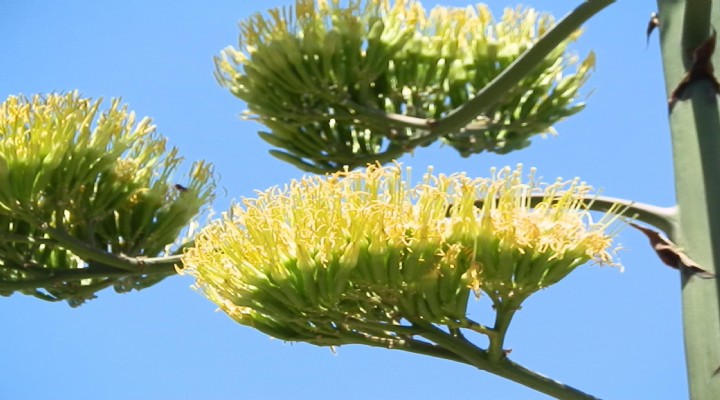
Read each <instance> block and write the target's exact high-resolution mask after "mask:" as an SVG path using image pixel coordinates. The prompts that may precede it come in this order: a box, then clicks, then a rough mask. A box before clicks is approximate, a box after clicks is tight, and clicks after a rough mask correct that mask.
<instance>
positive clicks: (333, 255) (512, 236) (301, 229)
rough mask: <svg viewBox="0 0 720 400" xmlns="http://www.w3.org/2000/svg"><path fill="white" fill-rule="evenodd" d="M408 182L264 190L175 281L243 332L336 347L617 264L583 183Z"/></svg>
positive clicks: (213, 232) (204, 239)
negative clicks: (186, 280) (590, 265)
mask: <svg viewBox="0 0 720 400" xmlns="http://www.w3.org/2000/svg"><path fill="white" fill-rule="evenodd" d="M410 182H411V177H410V170H409V169H407V170H406V172H405V173H403V169H402V168H401V167H400V166H399V165H393V166H389V167H381V166H379V165H371V166H369V167H368V168H367V169H365V170H363V171H354V172H353V171H344V172H339V173H335V174H333V175H329V176H327V177H308V178H304V179H302V180H299V181H293V182H291V183H290V184H289V185H287V186H285V187H284V188H278V187H275V188H271V189H269V190H267V191H265V192H261V193H259V194H258V197H257V198H254V199H245V200H243V201H242V204H239V205H236V206H235V207H233V208H232V210H231V211H230V212H229V213H227V214H226V215H224V217H223V218H222V219H221V220H220V221H218V222H217V223H214V224H212V225H211V226H209V227H207V228H205V229H204V230H203V231H202V232H201V233H200V234H199V236H198V237H197V240H196V242H195V246H194V247H193V248H191V249H189V250H188V252H187V253H186V255H185V257H184V263H185V268H184V269H183V271H182V272H183V273H188V274H191V275H193V276H195V277H196V278H197V287H198V288H199V289H200V290H201V291H202V292H203V293H204V294H205V295H206V296H207V297H208V298H209V299H210V300H212V301H213V302H215V303H217V304H218V305H219V306H220V308H221V309H223V310H224V311H225V312H226V313H228V314H229V315H230V316H231V317H233V318H234V319H236V320H237V321H238V322H240V323H242V324H245V325H250V326H253V327H255V328H257V329H260V330H261V331H264V332H267V333H268V334H270V335H272V336H275V337H279V338H282V339H286V340H302V341H308V342H312V343H316V344H339V343H345V342H348V341H349V342H352V337H353V335H363V336H377V337H380V338H382V337H384V336H385V335H386V334H387V332H386V331H385V330H387V331H392V326H396V325H398V324H400V322H401V321H412V320H417V319H418V318H419V319H422V320H425V321H430V322H438V323H453V322H461V321H463V320H464V318H465V314H466V309H467V302H468V299H469V297H470V295H471V294H472V293H473V292H474V293H475V295H477V296H480V295H481V293H483V292H484V293H486V294H488V295H489V296H491V297H492V298H493V299H496V300H498V301H502V299H503V298H507V297H513V296H516V297H517V296H521V297H523V298H524V297H527V296H529V295H530V294H531V293H533V292H535V291H537V290H540V289H542V288H544V287H547V286H549V285H552V284H554V283H556V282H557V281H559V280H560V279H562V278H563V277H564V276H566V275H567V274H568V273H570V272H571V271H572V270H573V269H575V268H576V267H577V266H579V265H581V264H583V263H585V262H587V261H589V260H593V261H596V262H598V263H602V264H612V256H611V242H612V238H613V235H614V231H613V228H612V226H613V224H614V221H615V220H616V217H611V216H610V215H608V216H605V217H603V218H602V219H600V221H598V222H593V221H592V219H591V216H590V213H589V211H588V210H587V202H588V200H587V198H586V197H587V195H588V194H589V192H590V187H588V186H587V185H585V184H584V183H580V182H578V181H577V180H573V181H569V182H566V181H557V182H556V183H554V184H551V185H542V184H540V183H539V182H536V181H535V178H534V174H533V173H532V172H531V174H530V179H529V181H527V182H524V181H523V179H522V170H521V168H520V167H518V168H517V169H515V170H512V169H510V168H504V169H502V170H500V171H497V172H493V173H492V176H491V177H490V178H475V179H473V178H469V177H467V176H466V175H464V174H453V175H449V176H448V175H434V174H433V173H432V170H430V171H428V172H427V173H425V174H424V175H423V177H422V179H421V181H420V182H419V183H418V184H416V185H414V186H412V185H411V183H410ZM538 195H539V197H538ZM616 211H617V210H616ZM372 324H380V326H382V327H384V328H378V327H377V326H375V325H373V326H374V328H369V326H370V325H372ZM383 332H384V333H383ZM387 335H389V334H387Z"/></svg>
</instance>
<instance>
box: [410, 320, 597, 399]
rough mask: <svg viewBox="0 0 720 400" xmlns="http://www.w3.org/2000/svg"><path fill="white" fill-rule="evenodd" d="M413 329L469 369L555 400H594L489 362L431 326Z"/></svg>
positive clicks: (506, 365)
mask: <svg viewBox="0 0 720 400" xmlns="http://www.w3.org/2000/svg"><path fill="white" fill-rule="evenodd" d="M417 325H418V326H419V327H421V328H423V331H422V333H421V334H420V335H421V336H423V337H424V338H425V339H427V340H430V341H432V342H434V343H435V344H437V346H439V347H442V348H444V349H446V350H448V351H450V352H451V353H453V354H455V355H457V356H459V357H460V358H462V359H463V360H464V362H465V363H466V364H469V365H472V366H474V367H476V368H478V369H481V370H484V371H488V372H491V373H493V374H495V375H498V376H501V377H503V378H505V379H509V380H511V381H513V382H516V383H519V384H521V385H524V386H527V387H529V388H531V389H534V390H536V391H538V392H540V393H544V394H546V395H548V396H552V397H553V398H556V399H564V400H589V399H596V398H595V397H593V396H591V395H589V394H587V393H583V392H581V391H579V390H577V389H575V388H573V387H570V386H567V385H564V384H562V383H560V382H557V381H554V380H552V379H550V378H548V377H545V376H543V375H540V374H538V373H536V372H533V371H530V370H529V369H527V368H525V367H523V366H521V365H519V364H516V363H514V362H512V361H510V360H509V359H508V358H507V357H502V358H500V359H499V360H495V361H493V360H491V359H490V358H489V356H488V352H486V351H485V350H483V349H481V348H479V347H477V346H475V345H474V344H472V343H470V342H469V341H467V340H466V339H464V338H462V337H458V336H453V335H451V334H449V333H447V332H444V331H443V330H441V329H439V328H437V327H435V326H434V325H432V324H428V323H417ZM446 358H447V357H446ZM447 359H451V358H447ZM455 361H457V360H455Z"/></svg>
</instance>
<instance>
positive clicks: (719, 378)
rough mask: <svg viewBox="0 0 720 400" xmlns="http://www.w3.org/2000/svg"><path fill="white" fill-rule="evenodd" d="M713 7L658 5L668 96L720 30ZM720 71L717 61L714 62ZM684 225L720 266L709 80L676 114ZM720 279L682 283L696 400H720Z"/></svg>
mask: <svg viewBox="0 0 720 400" xmlns="http://www.w3.org/2000/svg"><path fill="white" fill-rule="evenodd" d="M718 7H719V5H718V4H717V2H716V1H712V0H686V1H678V0H658V12H659V15H660V43H661V47H662V57H663V65H664V69H665V82H666V85H667V93H668V96H671V94H672V92H673V91H674V90H675V89H676V88H677V85H678V83H680V82H681V80H682V79H683V76H684V75H685V73H686V71H688V69H689V68H690V67H691V65H692V62H693V61H692V50H693V49H695V48H696V47H698V46H699V45H700V44H702V43H703V42H704V41H705V40H706V39H707V38H709V37H710V35H711V33H712V31H713V28H712V27H713V26H714V27H716V28H720V14H719V11H718ZM713 59H714V60H715V65H720V64H718V62H717V57H713ZM670 128H671V133H672V145H673V162H674V165H675V190H676V196H677V201H678V221H677V227H676V228H677V229H676V230H675V238H674V240H675V241H676V243H678V245H680V246H681V247H682V248H683V249H684V250H685V251H686V252H687V254H688V255H689V256H690V257H691V258H693V259H694V260H695V261H697V262H698V263H699V264H700V265H701V266H702V267H703V268H704V269H706V270H708V271H710V272H717V271H718V267H717V265H716V264H717V263H718V262H719V261H720V181H718V173H719V172H720V111H719V110H718V102H717V98H716V94H715V92H714V88H713V87H712V85H711V83H710V82H709V81H708V80H699V81H697V82H691V83H690V84H689V85H688V87H687V90H685V91H684V92H683V93H682V95H681V96H679V99H678V101H677V103H676V104H675V106H674V107H673V108H672V110H671V112H670ZM719 285H720V280H717V279H698V278H693V277H688V276H682V303H683V325H684V331H685V355H686V359H687V371H688V380H689V388H690V398H691V399H697V400H706V399H720V374H718V373H717V370H718V367H720V305H719V299H720V297H719V296H718V292H719V291H720V287H719Z"/></svg>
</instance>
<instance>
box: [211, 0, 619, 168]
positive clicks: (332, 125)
mask: <svg viewBox="0 0 720 400" xmlns="http://www.w3.org/2000/svg"><path fill="white" fill-rule="evenodd" d="M609 3H611V1H609V0H596V1H590V2H586V3H585V4H583V5H581V6H579V7H578V8H577V9H576V11H575V12H573V13H572V14H571V15H569V16H568V17H567V18H566V19H565V20H563V21H562V22H561V23H559V24H558V25H555V23H554V20H553V19H552V17H550V16H549V15H545V14H538V13H536V12H535V11H534V10H532V9H525V10H520V9H508V10H506V12H505V14H504V15H503V17H502V19H500V20H498V21H496V20H495V19H494V18H493V16H492V15H491V14H490V12H489V10H488V8H487V7H486V6H484V5H478V6H477V7H476V8H472V7H468V8H465V9H453V8H444V7H437V8H435V9H433V10H432V11H431V12H430V13H429V14H427V13H426V12H425V11H424V10H423V9H422V7H421V6H420V4H419V3H418V2H416V1H413V0H411V1H397V2H395V3H394V5H390V2H389V1H380V0H368V1H365V2H361V1H350V2H349V4H348V6H347V7H343V6H340V5H339V3H338V2H331V3H330V4H329V3H327V2H325V1H318V2H314V1H311V0H298V1H297V2H296V6H295V8H294V9H287V8H284V9H273V10H270V11H269V12H268V14H269V16H268V17H266V16H263V15H262V14H256V15H255V16H253V17H252V18H250V19H249V20H247V21H244V22H242V23H241V24H240V26H241V35H240V41H239V42H240V43H239V48H238V49H234V48H228V49H226V50H224V51H223V53H222V54H221V56H220V57H218V58H216V66H217V73H216V76H217V78H218V80H219V81H220V83H221V84H222V85H223V86H225V87H227V88H228V89H229V90H230V91H231V92H232V93H233V94H234V95H235V96H237V97H239V98H240V99H242V100H244V101H245V102H246V103H247V105H248V115H249V117H251V118H255V119H257V120H259V121H260V122H261V123H263V124H264V125H265V126H266V127H268V128H269V129H270V131H269V132H260V136H261V137H262V138H263V139H264V140H266V141H267V142H269V143H270V144H271V145H273V146H276V147H278V148H281V149H283V150H282V151H281V150H272V151H271V154H273V155H274V156H276V157H278V158H280V159H282V160H284V161H287V162H290V163H292V164H294V165H296V166H298V167H299V168H301V169H303V170H306V171H311V172H327V171H335V170H339V169H342V168H343V167H344V166H349V167H350V168H355V167H357V166H363V165H365V164H367V163H373V162H376V161H380V162H383V163H385V162H389V161H391V160H392V159H395V158H398V157H399V156H400V155H401V154H402V153H405V152H409V151H412V150H413V149H414V148H415V147H417V146H425V145H428V144H430V143H432V142H433V141H435V140H437V139H438V138H440V139H441V140H443V141H444V142H445V143H448V144H449V145H451V146H453V147H454V148H456V149H457V150H458V151H459V153H460V154H461V155H462V156H469V155H471V154H475V153H479V152H482V151H493V152H498V153H507V152H510V151H513V150H517V149H520V148H523V147H526V146H527V145H528V144H529V138H530V137H531V136H533V135H536V134H540V133H552V132H553V130H552V125H553V124H554V123H555V122H557V121H559V120H560V119H562V118H564V117H567V116H569V115H572V114H574V113H576V112H577V111H579V110H581V109H582V108H583V105H582V103H578V102H577V101H576V100H577V98H578V90H579V88H580V87H581V86H582V85H583V84H584V83H585V81H586V80H587V78H588V76H589V73H590V70H591V69H592V66H593V65H594V56H593V55H592V54H591V55H590V56H588V58H586V59H585V60H584V61H582V62H580V61H579V60H578V59H577V57H576V56H574V55H572V54H569V53H568V52H567V51H566V48H567V45H568V44H569V42H571V41H572V40H574V39H576V38H577V37H578V35H579V31H578V29H579V27H580V25H581V24H582V22H584V21H585V20H586V19H588V18H589V17H590V16H591V15H593V14H594V13H596V12H598V11H599V10H600V9H602V8H603V7H604V6H606V5H608V4H609ZM573 65H574V66H576V70H575V72H574V73H568V72H567V70H568V68H569V67H571V66H573ZM476 94H477V96H476ZM473 110H474V111H473Z"/></svg>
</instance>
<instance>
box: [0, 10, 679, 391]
mask: <svg viewBox="0 0 720 400" xmlns="http://www.w3.org/2000/svg"><path fill="white" fill-rule="evenodd" d="M288 1H289V0H288ZM288 1H277V0H273V1H254V2H251V1H243V0H235V1H228V0H213V1H204V2H200V1H178V2H146V1H139V0H132V1H114V2H101V1H97V2H91V1H82V2H81V1H49V0H47V1H40V0H34V1H13V0H4V1H3V2H2V6H1V7H0V8H1V10H0V38H2V40H0V60H1V61H0V97H2V98H5V97H6V96H7V95H12V94H20V93H23V94H27V95H30V94H34V93H47V92H50V91H69V90H73V89H78V90H80V92H81V93H82V94H83V95H84V96H88V97H94V98H96V97H104V98H105V99H110V98H111V97H117V96H122V98H123V100H124V101H125V102H127V103H129V105H130V108H131V109H133V110H135V111H136V112H137V113H138V114H139V116H146V115H147V116H150V117H152V118H153V119H154V121H155V123H156V124H157V126H158V129H159V131H160V132H161V133H163V134H165V135H166V136H168V137H169V138H170V142H171V144H173V145H176V146H178V147H179V148H180V151H181V154H183V155H185V157H186V158H187V159H188V160H196V159H207V160H210V161H212V162H214V163H215V165H216V171H217V172H218V173H219V174H220V175H221V181H220V185H221V186H222V188H223V190H221V191H220V192H219V197H218V199H217V201H216V202H215V204H214V207H215V209H216V210H218V211H222V210H225V209H226V208H227V206H228V204H229V203H230V202H231V200H232V199H233V198H239V197H241V196H252V195H253V191H254V190H255V189H265V188H267V187H269V186H272V185H276V184H282V183H284V182H287V181H289V180H290V179H292V178H297V177H299V176H301V175H302V174H301V172H299V171H298V170H296V169H294V168H293V167H291V166H290V165H287V164H284V163H281V162H279V161H276V160H275V159H274V158H272V157H271V156H269V155H268V154H267V150H268V149H269V147H268V145H266V144H265V143H264V142H262V141H261V140H260V139H259V138H258V137H257V136H256V134H255V132H256V131H257V130H258V129H260V127H259V126H258V125H256V124H254V123H251V122H246V121H241V120H240V119H239V118H238V115H239V114H240V112H241V111H242V110H243V109H244V104H243V103H241V102H240V101H239V100H237V99H235V98H234V97H232V96H231V95H230V94H229V93H227V92H226V91H224V90H223V89H221V88H220V87H219V86H218V85H217V84H216V83H215V81H214V78H213V76H212V70H213V64H212V56H213V55H215V54H217V53H218V52H219V51H220V50H221V49H222V48H224V47H225V46H228V45H230V44H235V43H236V38H237V33H238V30H237V25H236V24H237V22H238V21H239V20H240V19H242V18H244V17H246V16H248V15H250V14H251V13H253V12H256V11H261V10H264V9H266V8H269V7H271V6H276V5H281V4H287V3H288ZM580 2H581V0H574V1H567V0H562V1H559V0H557V1H551V0H546V1H540V0H536V1H535V2H534V3H535V4H533V5H534V6H536V7H538V8H539V9H541V10H547V11H551V12H553V13H554V14H555V15H556V16H558V17H559V16H562V15H564V14H565V13H566V12H567V11H569V10H570V8H571V7H573V5H575V4H578V3H580ZM434 4H435V2H431V1H426V2H425V3H424V5H425V6H426V7H427V8H430V6H432V5H434ZM442 4H443V5H452V6H464V5H467V3H465V2H463V1H462V0H453V1H445V2H442ZM489 4H490V6H491V8H492V9H493V10H494V11H495V12H496V13H499V12H501V10H502V8H503V7H504V6H505V5H512V6H514V5H515V3H506V2H504V1H491V2H490V3H489ZM654 7H655V2H654V1H620V2H618V3H617V4H614V5H613V6H611V7H610V8H609V9H607V10H606V11H605V12H603V13H601V14H600V15H599V16H598V17H596V18H595V19H593V20H591V21H590V23H589V24H588V25H587V27H586V28H587V32H586V34H585V35H584V36H583V37H582V38H581V40H580V42H579V43H578V44H577V45H576V46H575V49H576V50H577V51H579V52H580V53H581V54H586V53H587V52H588V51H589V50H590V49H593V50H594V51H595V52H596V53H597V58H598V62H597V71H596V73H595V74H594V76H593V78H592V79H591V81H590V83H589V85H588V87H589V88H592V89H593V90H594V92H593V95H592V96H591V97H590V99H589V105H588V107H587V109H586V110H585V111H584V112H582V113H581V114H579V115H576V116H574V117H572V118H571V119H569V120H566V121H564V122H562V123H561V124H559V125H558V126H556V128H557V130H558V131H559V133H560V135H559V136H557V137H551V138H547V139H541V138H536V139H534V140H533V145H532V146H531V147H529V148H528V149H526V150H523V151H520V152H515V153H512V154H510V155H507V156H495V155H487V154H482V155H477V156H474V157H471V158H468V159H461V158H460V157H458V156H457V154H456V153H455V152H454V151H453V150H452V149H450V148H440V147H439V146H434V147H431V148H427V149H420V150H418V151H417V152H416V153H415V155H414V156H413V157H410V156H406V157H405V158H403V159H402V161H403V162H405V163H406V164H408V165H412V166H413V167H414V168H415V170H416V171H417V170H424V169H425V168H426V167H427V166H428V165H434V166H435V169H436V171H438V172H455V171H466V172H467V173H468V174H470V175H475V176H484V175H486V174H487V173H488V170H489V168H490V167H491V166H504V165H515V164H516V163H518V162H522V163H524V164H525V165H527V166H535V167H537V168H538V171H539V173H540V175H542V176H544V177H545V178H546V179H547V180H554V179H555V178H556V177H558V176H562V177H565V178H572V177H575V176H580V177H581V178H583V179H584V180H586V181H588V182H589V183H590V184H592V185H594V186H595V187H597V188H601V189H602V190H603V191H604V193H605V194H607V195H610V196H617V197H624V198H630V199H635V200H637V201H643V202H649V203H654V204H657V205H671V204H672V203H673V202H674V192H673V177H672V165H671V154H670V142H669V133H668V127H667V106H666V95H665V84H664V81H663V76H662V72H661V67H660V56H659V51H658V48H657V37H653V38H652V39H651V41H650V46H649V48H648V49H647V50H646V49H645V26H646V23H647V20H648V16H649V14H650V12H652V11H654ZM586 93H587V90H586ZM0 190H2V188H0ZM619 240H620V242H621V243H622V244H623V245H624V247H625V248H626V250H625V251H623V252H622V253H621V261H622V262H623V264H624V265H625V272H623V273H620V272H619V271H618V270H617V269H614V268H600V267H597V266H583V267H581V268H580V269H578V270H577V271H576V272H575V273H574V274H572V275H571V276H570V277H569V278H568V279H566V280H565V281H563V282H562V283H560V284H559V285H557V286H555V287H553V288H551V289H550V290H547V291H544V292H540V293H538V294H536V295H535V296H534V297H532V298H531V299H530V300H529V301H527V302H526V303H525V305H524V308H523V310H522V311H521V312H520V313H519V314H518V315H517V316H516V318H515V321H514V323H513V326H512V327H511V329H510V334H509V338H508V342H507V345H508V346H509V347H511V348H512V349H513V352H512V358H513V359H514V360H515V361H517V362H520V363H521V364H524V365H525V366H527V367H528V368H530V369H533V370H536V371H538V372H540V373H543V374H545V375H548V376H550V377H552V378H554V379H557V380H560V381H562V382H565V383H567V384H570V385H573V386H575V387H577V388H579V389H581V390H583V391H586V392H589V393H592V394H594V395H596V396H599V397H601V398H607V399H681V398H686V397H687V391H686V387H687V383H686V377H685V369H684V356H683V345H682V334H681V333H682V332H681V331H682V329H681V319H680V292H679V289H680V282H679V276H678V274H677V272H676V271H674V270H671V269H668V268H666V267H664V266H662V265H661V263H660V262H659V261H658V259H657V258H656V257H655V255H654V254H653V252H652V250H651V249H650V247H649V246H648V245H647V242H646V239H645V238H644V237H642V236H641V235H640V234H639V233H638V232H636V231H634V230H630V229H626V230H625V231H623V232H622V234H621V235H620V237H619ZM191 284H192V279H191V278H189V277H172V278H169V279H167V280H166V281H164V282H162V283H161V284H159V285H157V286H155V287H152V288H150V289H146V290H145V291H142V292H133V293H130V294H122V295H120V294H116V293H114V292H112V291H104V292H101V293H100V296H99V298H98V299H95V300H93V301H90V302H89V303H87V304H85V305H83V306H82V307H80V308H78V309H71V308H70V307H68V306H67V304H65V303H46V302H42V301H40V300H38V299H35V298H30V297H24V296H21V295H15V296H12V297H10V298H0V400H35V399H44V398H47V399H61V400H62V399H75V400H78V399H136V400H141V399H256V398H265V399H281V398H300V399H316V400H317V399H320V400H321V399H336V398H344V399H369V398H377V399H389V398H395V399H398V398H402V399H405V398H415V399H434V398H459V397H460V396H462V397H463V398H486V399H544V398H545V397H543V396H541V395H539V394H537V393H535V392H532V391H530V390H527V389H524V388H523V387H520V386H517V385H516V384H514V383H511V382H508V381H505V380H503V379H501V378H498V377H496V376H494V375H490V374H487V373H484V372H481V371H477V370H474V369H472V368H471V367H468V366H465V365H460V364H454V363H451V362H449V361H443V360H437V359H432V358H427V357H423V356H418V355H412V354H405V353H402V352H399V351H388V350H380V349H371V348H364V347H360V346H349V347H341V348H339V349H338V351H337V354H333V353H331V352H330V350H329V349H327V348H319V347H313V346H310V345H306V344H286V343H283V342H281V341H278V340H274V339H270V338H268V337H266V336H265V335H263V334H261V333H259V332H256V331H253V330H252V329H250V328H247V327H243V326H240V325H237V324H235V323H234V322H232V321H231V320H230V319H229V318H227V317H226V316H225V315H223V314H222V313H217V312H214V310H215V306H214V305H213V304H212V303H210V302H209V301H207V300H206V299H205V298H203V297H202V296H201V295H199V294H197V293H195V292H194V291H192V290H191V289H190V288H189V286H190V285H191ZM487 310H488V303H487V302H486V301H483V300H481V301H479V302H477V303H475V304H474V305H473V306H472V309H471V312H473V313H475V315H481V316H487V315H488V314H489V313H488V311H487ZM480 319H482V318H480Z"/></svg>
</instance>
